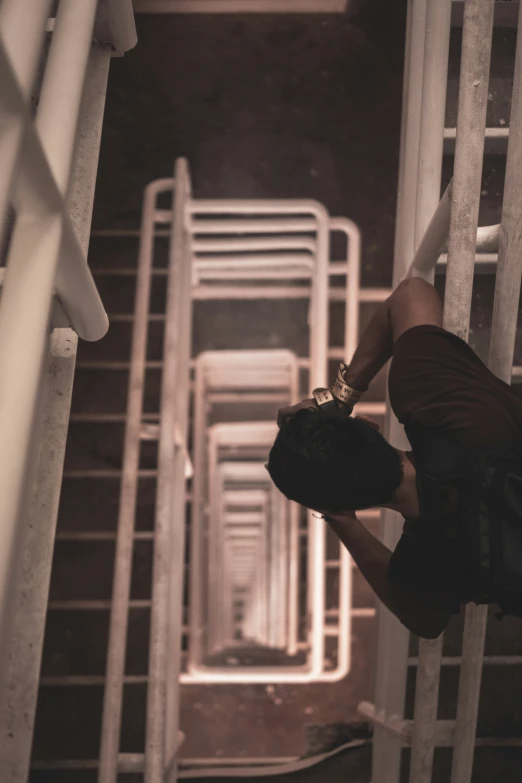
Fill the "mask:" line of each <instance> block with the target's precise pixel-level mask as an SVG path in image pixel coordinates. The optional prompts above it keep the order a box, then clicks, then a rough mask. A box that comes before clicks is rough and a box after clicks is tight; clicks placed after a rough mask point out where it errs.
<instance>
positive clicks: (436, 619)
mask: <svg viewBox="0 0 522 783" xmlns="http://www.w3.org/2000/svg"><path fill="white" fill-rule="evenodd" d="M327 522H328V524H329V525H330V527H331V528H332V530H333V532H334V533H335V534H336V536H337V537H338V538H339V539H340V541H341V543H343V544H344V546H345V547H346V549H347V550H348V551H349V552H350V554H351V556H352V557H353V559H354V560H355V562H356V563H357V566H358V568H359V570H360V572H361V574H362V575H363V576H364V578H365V579H366V581H367V582H368V584H369V585H370V587H371V588H372V590H373V591H374V593H375V594H376V595H377V597H378V598H379V599H380V600H381V601H382V603H383V604H384V605H385V606H386V608H387V609H389V610H390V612H392V613H393V614H394V615H395V616H396V617H397V618H398V619H399V620H400V622H401V623H402V624H403V625H404V626H405V627H406V628H407V629H408V630H409V631H411V632H412V633H414V634H417V636H422V637H423V638H425V639H436V638H437V636H439V635H440V634H441V633H442V631H443V629H444V628H445V626H446V624H447V622H448V619H449V615H448V614H447V613H446V612H443V611H439V610H435V609H432V608H428V607H427V606H426V605H425V604H424V603H423V602H422V600H421V598H420V597H419V596H418V595H417V592H415V591H411V590H404V589H403V588H402V587H398V586H397V585H394V584H392V583H391V582H389V581H388V576H387V573H388V564H389V562H390V559H391V556H392V552H391V551H390V550H389V549H388V547H387V546H385V545H384V544H383V543H382V542H381V541H379V539H378V538H375V536H373V535H372V534H371V533H370V531H369V530H367V529H366V528H365V526H364V525H363V524H362V522H361V521H360V520H359V519H357V517H356V516H354V517H353V518H349V519H346V520H343V521H338V520H335V519H332V518H331V517H328V518H327Z"/></svg>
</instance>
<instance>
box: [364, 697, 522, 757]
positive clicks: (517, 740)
mask: <svg viewBox="0 0 522 783" xmlns="http://www.w3.org/2000/svg"><path fill="white" fill-rule="evenodd" d="M357 712H358V713H359V715H362V716H363V717H365V718H366V719H367V720H369V721H371V723H373V724H374V725H376V726H379V727H380V728H382V729H385V731H387V732H389V733H390V734H393V735H394V736H396V737H399V738H400V739H401V740H402V741H403V742H404V744H405V745H411V740H412V733H413V721H412V720H403V719H402V718H398V717H397V716H395V715H392V716H389V717H387V716H386V715H385V714H384V711H383V710H379V712H378V713H377V714H376V713H375V705H374V704H372V703H371V702H367V701H362V702H360V703H359V704H358V706H357ZM454 729H455V721H454V720H438V721H437V722H436V727H435V738H434V745H435V746H436V747H439V748H441V747H446V748H449V747H453V742H454V739H453V734H454ZM475 746H477V747H478V746H480V747H522V737H475Z"/></svg>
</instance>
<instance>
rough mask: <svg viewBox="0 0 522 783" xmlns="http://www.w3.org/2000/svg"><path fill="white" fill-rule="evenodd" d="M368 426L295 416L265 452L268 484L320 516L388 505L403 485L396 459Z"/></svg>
mask: <svg viewBox="0 0 522 783" xmlns="http://www.w3.org/2000/svg"><path fill="white" fill-rule="evenodd" d="M369 421H370V420H363V419H357V418H353V417H346V418H343V419H340V418H337V417H332V418H323V417H322V416H321V414H320V413H319V411H318V410H317V409H315V408H306V409H303V410H299V411H297V413H295V414H293V415H292V416H289V417H288V418H287V419H286V420H285V421H283V423H282V424H281V427H280V429H279V432H278V434H277V437H276V439H275V441H274V444H273V446H272V449H271V450H270V455H269V458H268V463H267V466H266V467H267V470H268V472H269V474H270V477H271V479H272V481H273V482H274V484H275V485H276V487H277V488H278V489H279V490H280V491H281V492H282V493H283V495H285V496H286V497H287V498H288V499H289V500H294V501H296V502H297V503H300V504H301V505H302V506H306V508H309V509H313V510H320V511H321V513H324V512H330V513H336V512H341V511H348V510H350V511H360V510H361V509H364V508H373V507H375V506H380V505H383V504H385V503H387V502H389V501H390V500H391V498H392V495H393V494H394V492H395V491H396V490H397V488H398V487H399V486H400V484H401V483H402V480H403V476H404V469H403V464H402V459H401V455H400V453H399V452H398V451H396V449H394V448H393V446H391V445H390V444H389V443H388V441H387V440H386V439H385V438H383V436H382V435H381V434H380V433H379V432H378V427H377V426H376V425H375V426H373V424H374V423H369Z"/></svg>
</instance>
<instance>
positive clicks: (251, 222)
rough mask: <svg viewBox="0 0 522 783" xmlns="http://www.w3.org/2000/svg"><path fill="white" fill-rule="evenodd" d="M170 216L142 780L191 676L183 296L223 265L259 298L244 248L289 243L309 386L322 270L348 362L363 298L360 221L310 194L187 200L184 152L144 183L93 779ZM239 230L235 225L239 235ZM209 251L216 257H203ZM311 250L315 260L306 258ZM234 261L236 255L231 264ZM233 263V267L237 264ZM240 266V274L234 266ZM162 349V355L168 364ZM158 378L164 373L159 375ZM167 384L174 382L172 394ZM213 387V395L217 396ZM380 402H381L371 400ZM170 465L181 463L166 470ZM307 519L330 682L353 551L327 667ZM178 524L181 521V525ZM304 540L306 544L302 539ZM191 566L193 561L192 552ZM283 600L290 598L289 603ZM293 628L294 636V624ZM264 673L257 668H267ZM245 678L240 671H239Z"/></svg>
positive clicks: (320, 373)
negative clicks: (338, 311) (160, 253)
mask: <svg viewBox="0 0 522 783" xmlns="http://www.w3.org/2000/svg"><path fill="white" fill-rule="evenodd" d="M164 192H171V193H172V192H173V193H174V198H173V204H174V206H173V209H172V210H169V209H167V210H165V209H158V207H157V199H158V196H159V194H160V193H164ZM173 215H174V220H175V226H173V225H171V229H170V231H169V232H168V233H169V236H170V237H171V251H170V264H169V270H168V272H167V275H168V285H169V291H172V297H173V299H172V305H171V306H170V311H169V312H170V315H169V314H167V315H166V316H163V315H158V316H154V318H156V319H158V318H161V320H165V323H166V325H167V324H169V323H170V324H171V327H169V328H171V329H172V331H171V335H172V336H171V338H170V339H171V340H172V342H171V343H168V342H166V343H165V347H164V358H163V362H162V366H163V369H164V372H163V379H164V380H163V383H164V388H163V393H162V410H161V412H160V416H159V421H160V430H159V431H160V433H161V432H162V431H164V432H165V436H164V437H165V439H166V440H165V444H169V445H168V446H167V445H165V450H164V451H163V452H162V450H161V449H162V447H161V437H162V436H161V434H160V450H159V451H160V457H159V460H158V470H157V475H158V493H160V492H161V489H160V487H161V485H162V482H164V484H163V486H164V487H165V489H164V493H165V496H164V500H160V496H159V494H158V498H157V500H158V502H157V509H156V532H155V556H154V558H155V561H154V572H153V589H152V610H151V611H152V627H151V640H150V656H149V678H148V681H149V690H148V703H147V727H146V735H147V738H146V747H145V753H144V754H142V755H141V756H139V757H138V756H136V757H135V768H136V769H138V768H139V769H143V770H145V780H146V781H147V783H154V782H155V781H159V780H160V779H162V777H161V776H162V775H163V774H164V773H165V770H166V771H167V772H166V774H167V776H170V777H171V778H174V777H175V775H176V771H175V768H176V753H177V748H178V744H179V740H180V737H181V733H180V732H179V728H178V723H177V715H178V702H179V682H182V683H183V682H191V681H193V682H195V681H196V680H195V679H194V678H192V679H191V677H190V674H189V673H186V674H183V673H181V675H180V671H179V667H180V647H181V644H180V641H181V640H180V634H181V629H182V623H181V611H182V582H181V579H182V574H183V568H182V563H183V551H184V524H181V520H184V507H185V499H186V488H185V480H186V477H187V472H186V465H187V455H186V447H185V444H186V442H187V430H186V426H187V418H186V417H187V404H188V394H189V389H191V384H190V383H189V374H188V373H189V368H190V364H191V363H190V361H189V350H190V323H189V321H190V312H191V311H190V307H191V301H192V299H195V298H207V292H202V291H201V283H198V277H199V276H201V277H204V278H205V280H206V283H207V288H208V289H209V293H208V298H215V297H216V296H219V297H220V298H224V297H225V296H228V293H229V291H230V286H229V287H227V289H226V291H224V290H222V289H221V286H220V285H219V283H218V285H217V286H216V282H218V281H222V280H225V279H227V275H229V274H230V272H232V273H233V274H231V275H230V277H229V278H228V279H229V280H231V281H232V282H233V283H234V284H235V285H234V288H235V290H236V291H237V294H236V296H237V295H239V296H241V297H244V296H247V297H248V296H257V297H258V298H266V297H270V296H274V295H275V296H277V289H278V288H279V287H281V286H280V283H279V280H278V274H277V273H276V274H274V275H273V276H271V277H269V279H270V281H271V282H272V283H276V284H272V285H271V286H270V289H269V290H267V289H266V288H263V287H260V288H258V287H257V286H256V285H255V282H254V283H253V280H256V277H255V276H256V274H258V273H260V274H261V277H265V278H266V271H265V270H264V269H262V266H264V264H261V263H260V259H259V258H258V259H257V260H256V259H255V258H253V254H254V255H255V254H257V255H259V256H260V257H261V260H262V256H263V254H264V255H266V253H267V252H268V251H271V252H273V253H274V256H275V257H277V252H274V251H277V250H279V252H280V253H282V254H283V255H284V253H285V252H286V253H288V251H290V253H289V255H290V256H291V258H290V259H288V257H287V258H286V259H283V258H279V259H278V260H279V261H280V262H281V263H280V264H279V269H282V268H284V270H285V272H287V271H288V272H289V273H290V274H289V275H288V277H285V278H283V279H282V280H281V282H283V283H284V284H285V286H286V284H287V280H288V278H290V279H296V281H297V282H301V281H302V280H306V279H309V280H311V286H310V288H309V291H308V292H306V293H305V295H304V296H305V297H310V310H309V325H310V327H311V330H310V335H311V345H310V354H311V357H310V359H306V360H305V359H300V360H299V366H303V367H304V368H305V369H306V370H307V371H308V384H307V385H308V387H309V388H310V389H311V388H314V387H315V386H317V385H318V384H321V383H324V382H325V381H326V373H327V359H328V356H329V352H328V307H329V298H330V297H329V293H330V287H329V277H330V275H336V276H338V275H342V276H344V277H346V279H347V283H346V287H345V288H344V289H342V291H343V293H342V298H343V299H344V301H345V302H346V305H347V307H346V329H345V332H346V335H347V340H346V346H345V348H344V351H342V352H341V350H340V349H336V350H338V351H339V354H340V355H342V357H343V358H344V359H345V360H346V361H349V360H350V358H351V356H352V354H353V352H354V351H355V348H356V345H357V338H358V306H359V301H360V298H361V297H360V296H359V265H360V243H359V233H358V230H357V228H356V226H354V225H353V223H351V222H350V221H349V220H346V219H330V218H329V216H328V215H327V213H326V211H325V210H324V208H323V207H321V205H319V204H317V203H316V202H310V201H300V202H296V201H293V202H292V201H290V202H288V201H287V202H275V201H274V202H270V201H265V202H259V201H256V202H244V201H200V200H192V199H191V198H190V184H189V179H188V172H187V168H186V164H185V162H184V161H178V162H177V164H176V175H175V178H174V179H164V180H158V181H156V182H154V183H151V185H149V186H148V188H147V189H146V192H145V200H144V211H143V222H142V230H141V243H140V255H139V264H138V277H137V285H136V306H135V313H134V330H133V344H132V360H131V364H130V380H129V397H128V410H127V418H126V434H125V442H124V452H123V467H122V471H121V477H122V483H121V498H120V510H119V522H118V532H117V543H116V556H115V573H114V589H113V602H112V608H111V622H110V633H109V648H108V657H107V672H106V684H105V698H104V710H103V724H102V742H101V756H100V766H99V781H100V783H114V781H115V779H116V775H117V773H118V770H120V771H123V769H127V768H128V764H127V760H126V757H125V756H124V755H122V754H120V753H119V734H120V726H121V705H122V689H123V682H124V660H125V646H126V630H127V619H128V609H129V588H130V569H131V560H132V544H133V534H134V517H135V511H136V492H137V482H138V477H139V476H140V475H143V471H140V470H139V451H140V441H141V440H142V439H144V438H147V439H149V440H150V439H151V438H154V437H155V436H156V435H155V433H157V430H156V429H155V428H154V427H152V428H151V426H150V425H149V424H148V421H150V420H151V419H150V417H149V416H144V415H143V413H142V404H143V386H144V379H145V371H146V368H147V367H148V366H149V365H150V363H149V362H147V360H146V345H147V325H148V322H149V321H150V320H152V317H151V315H150V314H149V312H148V304H149V296H150V285H151V277H152V275H153V273H154V271H159V270H154V269H153V250H154V237H155V235H156V233H157V226H158V225H159V226H161V224H165V223H172V220H173ZM223 215H228V218H227V219H226V220H223V219H222V217H223ZM332 232H340V233H341V234H344V235H345V237H346V240H347V254H346V258H345V260H343V261H340V262H331V261H330V258H329V245H330V234H331V233H332ZM238 234H241V235H242V236H241V237H240V236H238ZM260 234H261V235H262V237H261V238H260V236H259V235H260ZM189 237H190V243H189V241H188V238H189ZM216 237H218V238H216ZM303 251H304V252H303ZM296 252H297V253H298V255H299V257H298V258H296V257H295V256H296ZM231 254H233V255H234V256H235V257H234V258H231ZM211 258H212V261H213V262H214V264H215V267H211V266H210V264H208V261H209V260H210V259H211ZM312 259H313V264H312V265H310V260H312ZM265 260H268V259H265ZM238 261H240V262H241V263H240V264H239V265H238ZM283 262H284V263H283ZM176 264H177V266H176ZM284 264H286V266H284ZM240 267H242V269H241V270H240ZM238 271H240V272H241V274H238ZM173 279H176V280H177V287H174V288H172V286H173V285H174V284H173V283H172V280H173ZM180 280H181V282H180ZM257 282H259V280H257ZM210 290H213V291H214V293H213V294H210ZM174 292H176V293H174ZM193 294H194V295H193ZM300 295H302V294H300ZM176 297H177V298H176ZM169 301H170V300H169ZM169 319H170V320H169ZM175 323H176V324H177V326H178V328H177V329H174V324H175ZM167 331H168V329H167ZM330 354H331V351H330ZM180 357H181V358H180ZM167 360H168V361H169V362H170V364H169V369H168V371H167V368H166V362H167ZM166 378H167V379H168V381H167V380H165V379H166ZM165 384H167V386H165ZM173 384H174V385H175V388H176V390H177V392H176V394H175V392H174V386H173ZM167 388H168V389H169V391H168V392H167ZM300 393H301V392H300ZM220 394H221V395H222V399H223V395H224V396H225V397H226V395H227V394H228V392H227V390H226V389H225V390H222V391H221V392H220ZM196 396H197V393H196ZM215 398H216V399H217V395H215ZM375 407H376V405H375V404H373V403H372V404H368V405H366V406H365V405H362V406H360V408H361V412H370V409H371V411H372V412H373V410H374V408H375ZM377 407H379V406H378V405H377ZM381 407H382V406H381ZM152 420H154V419H152ZM164 420H165V421H167V422H168V424H167V425H165V424H162V422H163V421H164ZM172 427H174V429H175V431H177V433H178V436H177V437H178V444H181V448H180V449H179V451H178V453H179V455H180V458H179V461H178V462H176V459H174V462H173V456H172V449H171V446H172V443H173V441H172V437H173V436H172V432H173V431H174V430H173V429H172ZM273 435H274V433H273V432H271V440H273ZM268 446H269V444H268V442H267V444H266V446H265V447H264V448H265V451H264V453H263V454H260V455H259V457H258V459H259V458H262V457H263V456H265V457H266V449H267V447H268ZM162 453H163V455H164V456H163V457H162V456H161V454H162ZM162 460H163V461H162ZM176 464H177V465H178V468H176V469H175V465H176ZM173 470H175V474H174V476H175V477H174V480H173V479H172V471H173ZM176 470H177V472H176ZM75 475H76V474H75ZM82 475H83V473H82ZM118 475H119V474H118ZM200 475H201V474H200V472H199V471H198V470H197V466H195V470H194V481H196V482H197V481H198V480H199V478H198V477H199V476H200ZM167 477H168V480H167ZM169 520H170V524H169ZM310 521H311V524H309V528H308V540H309V547H308V557H309V572H311V574H312V579H311V580H310V584H309V586H308V591H309V598H308V600H309V605H311V606H312V607H313V615H312V617H313V622H312V628H311V629H310V634H311V636H312V638H314V639H316V643H315V644H314V645H312V648H313V660H312V662H311V669H310V671H311V672H313V673H315V679H316V680H321V681H335V680H337V679H339V678H341V677H342V676H343V675H344V674H345V673H346V672H347V670H348V668H347V667H348V666H349V653H350V647H349V645H350V634H349V617H350V613H349V605H350V584H351V561H350V557H349V554H348V552H347V551H346V550H345V549H344V548H342V550H341V554H340V561H339V564H338V565H339V569H340V578H341V582H340V588H339V595H340V605H339V613H338V626H339V629H340V630H339V644H340V646H339V650H338V665H337V667H334V668H332V669H330V670H324V669H323V644H322V639H323V635H324V622H325V615H324V584H325V582H324V580H325V567H326V564H325V560H324V551H325V549H324V546H325V540H324V534H325V531H324V527H323V526H322V525H321V524H320V520H316V519H315V518H313V517H312V518H311V520H310ZM181 528H183V532H182V531H181ZM312 542H313V543H314V546H310V543H312ZM314 547H315V548H314ZM169 558H170V560H169ZM180 558H181V560H180ZM331 565H332V564H331V563H329V564H328V566H329V567H331ZM192 567H193V568H194V562H193V563H192ZM295 568H296V566H295V565H293V569H294V571H292V569H290V571H289V573H288V580H289V584H290V585H295V584H297V571H295ZM169 579H170V580H171V581H170V592H169V590H168V589H167V586H168V584H169ZM291 604H292V602H290V604H289V606H291ZM294 617H295V619H294V622H296V617H297V615H296V613H295V612H294ZM253 622H254V620H253V619H252V618H250V619H249V623H253ZM167 625H168V627H167ZM249 627H250V626H249ZM169 632H170V633H169ZM329 635H330V634H329ZM290 636H291V637H292V631H291V628H290ZM167 662H169V664H170V667H169V665H167ZM229 673H230V672H227V673H226V676H229ZM215 676H217V675H214V677H215ZM264 676H265V677H266V674H265V675H264ZM287 677H290V678H291V675H287ZM313 678H314V677H311V676H310V673H308V674H307V679H308V680H310V679H313ZM242 679H243V680H244V679H245V675H244V672H243V676H242ZM200 681H201V680H200ZM212 681H214V680H212ZM215 681H218V680H215ZM239 681H241V679H240V680H239ZM303 681H304V680H303ZM138 755H139V754H138Z"/></svg>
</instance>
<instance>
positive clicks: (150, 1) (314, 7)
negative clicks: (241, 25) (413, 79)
mask: <svg viewBox="0 0 522 783" xmlns="http://www.w3.org/2000/svg"><path fill="white" fill-rule="evenodd" d="M348 2H349V0H134V10H135V12H136V13H137V14H140V13H141V14H245V13H246V14H248V13H250V14H260V13H268V14H270V13H282V14H289V13H294V14H306V13H309V14H316V13H321V14H328V13H344V12H345V11H346V7H347V4H348Z"/></svg>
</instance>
